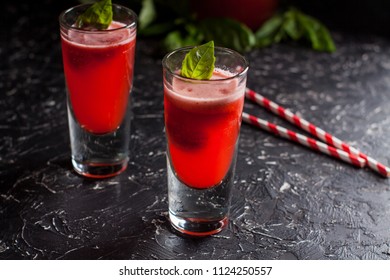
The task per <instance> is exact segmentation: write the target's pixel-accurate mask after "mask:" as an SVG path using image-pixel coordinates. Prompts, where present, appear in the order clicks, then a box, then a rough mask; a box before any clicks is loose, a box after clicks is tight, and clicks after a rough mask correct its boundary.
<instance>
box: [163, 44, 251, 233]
mask: <svg viewBox="0 0 390 280" xmlns="http://www.w3.org/2000/svg"><path fill="white" fill-rule="evenodd" d="M190 50H191V47H187V48H182V49H178V50H175V51H173V52H171V53H169V54H167V55H166V56H165V57H164V59H163V61H162V64H163V83H164V117H165V130H166V139H167V172H168V174H167V176H168V201H169V219H170V221H171V224H172V225H173V227H174V228H175V229H176V230H178V231H180V232H181V233H184V234H188V235H192V236H207V235H211V234H215V233H218V232H220V231H221V230H222V229H223V228H224V227H225V226H226V224H227V221H228V216H229V207H230V200H231V190H232V187H233V181H234V173H235V164H236V155H237V143H238V138H239V133H240V126H241V115H242V110H243V104H244V95H245V88H246V78H247V71H248V62H247V60H246V59H245V58H244V57H243V56H242V55H240V54H239V53H237V52H235V51H233V50H230V49H227V48H221V47H216V48H215V53H214V55H215V57H216V62H215V70H214V72H213V76H212V77H211V79H210V80H194V79H190V78H184V77H182V76H181V75H180V70H181V67H182V62H183V59H184V57H185V55H186V54H187V53H188V52H189V51H190Z"/></svg>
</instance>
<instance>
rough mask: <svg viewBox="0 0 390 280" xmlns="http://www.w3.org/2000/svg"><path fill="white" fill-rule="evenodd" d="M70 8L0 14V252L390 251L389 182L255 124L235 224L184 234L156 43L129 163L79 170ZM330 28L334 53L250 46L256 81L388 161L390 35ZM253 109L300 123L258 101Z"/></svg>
mask: <svg viewBox="0 0 390 280" xmlns="http://www.w3.org/2000/svg"><path fill="white" fill-rule="evenodd" d="M54 2H55V1H54ZM42 7H45V8H46V9H45V11H44V12H39V11H40V9H41V8H42ZM66 7H69V3H60V4H58V3H56V4H55V5H54V4H53V1H48V0H46V1H42V3H41V7H36V6H35V5H34V6H33V5H31V4H20V5H16V4H12V3H11V4H6V5H5V13H4V17H3V18H2V19H1V33H0V34H1V37H0V38H1V40H0V92H1V95H0V259H390V180H389V179H385V178H383V177H381V176H378V175H377V174H375V173H374V172H372V171H370V170H368V169H358V168H355V167H352V166H350V165H348V164H346V163H344V162H341V161H338V160H335V159H333V158H331V157H328V156H325V155H322V154H319V153H316V152H312V151H311V150H309V149H307V148H304V147H301V146H298V145H296V144H294V143H292V142H288V141H286V140H283V139H281V138H278V137H275V136H272V135H270V134H268V133H266V132H263V131H259V130H257V129H256V128H253V127H250V126H248V125H246V124H243V125H242V130H241V137H240V142H239V154H238V161H237V174H236V183H235V188H234V190H233V201H232V207H231V219H230V222H229V225H228V227H227V228H226V229H225V230H224V231H223V232H222V233H220V234H218V235H215V236H212V237H208V238H203V239H191V238H186V237H182V236H180V235H177V234H176V233H175V232H174V231H173V230H172V229H171V227H170V225H169V222H168V220H167V186H166V162H165V138H164V122H163V92H162V81H161V71H162V70H161V57H156V56H153V55H151V54H152V53H154V52H153V51H154V46H155V45H156V44H155V42H153V41H152V42H150V41H145V40H139V41H138V43H137V44H138V45H137V56H136V68H135V77H134V91H133V93H132V94H133V101H134V105H133V112H134V121H133V124H132V135H131V151H130V153H131V161H130V163H129V166H128V169H127V170H126V171H125V172H124V173H123V174H121V175H119V176H117V177H114V178H111V179H106V180H89V179H85V178H82V177H80V176H78V175H76V174H75V172H74V171H73V170H72V168H71V165H70V159H69V157H70V148H69V139H68V137H69V136H68V127H67V114H66V104H65V90H64V77H63V71H62V62H61V50H60V42H59V32H58V22H57V16H58V14H59V12H60V11H61V10H62V9H64V8H66ZM31 11H35V12H36V14H35V15H31V13H30V12H31ZM333 35H334V37H335V40H336V44H337V47H338V50H337V52H335V53H333V54H325V53H317V52H314V51H311V50H308V49H307V48H304V47H302V46H301V45H295V44H282V45H277V46H273V47H270V48H267V49H262V50H255V51H253V52H250V53H248V54H246V56H247V58H248V59H249V61H250V64H251V68H250V72H249V78H248V86H249V87H250V88H252V89H254V90H256V91H259V92H261V93H262V94H263V95H265V96H266V97H268V98H270V99H271V100H274V101H276V102H278V103H279V104H281V105H283V106H285V107H287V108H289V109H291V110H292V111H294V112H297V113H299V114H300V115H301V116H303V117H305V118H307V119H309V120H311V121H312V122H313V123H315V124H317V125H319V126H320V127H322V128H324V129H325V130H328V131H330V132H332V133H333V134H334V135H336V136H338V137H339V138H341V139H343V140H345V141H347V142H349V143H351V144H353V145H354V146H356V147H358V148H360V149H361V150H362V151H364V152H366V153H368V154H370V155H372V156H373V157H374V158H377V159H378V160H380V161H382V162H383V163H385V164H388V165H390V141H389V138H390V40H389V39H388V38H385V37H378V36H368V35H362V36H360V35H357V34H355V35H352V34H348V33H340V32H335V33H334V34H333ZM245 111H247V112H249V113H253V114H256V115H258V116H260V117H263V118H265V119H268V120H271V121H273V122H276V123H278V124H281V125H283V126H286V127H288V128H293V127H291V126H290V125H288V124H286V123H285V122H283V121H282V120H280V119H278V118H277V117H275V116H273V115H271V114H270V113H269V112H266V111H264V110H263V109H261V108H259V107H258V106H257V105H254V104H253V103H251V102H248V101H247V102H246V104H245ZM293 129H295V128H293Z"/></svg>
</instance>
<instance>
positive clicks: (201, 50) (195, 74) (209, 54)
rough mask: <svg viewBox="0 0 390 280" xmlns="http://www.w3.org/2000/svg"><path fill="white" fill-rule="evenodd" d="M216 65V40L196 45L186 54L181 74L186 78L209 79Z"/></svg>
mask: <svg viewBox="0 0 390 280" xmlns="http://www.w3.org/2000/svg"><path fill="white" fill-rule="evenodd" d="M214 67H215V56H214V42H213V41H210V42H208V43H206V44H204V45H201V46H198V47H194V48H193V49H191V50H190V51H189V52H188V53H187V54H186V56H185V58H184V60H183V64H182V68H181V75H182V76H183V77H186V78H191V79H197V80H208V79H210V78H211V76H212V75H213V71H214Z"/></svg>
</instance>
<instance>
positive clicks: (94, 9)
mask: <svg viewBox="0 0 390 280" xmlns="http://www.w3.org/2000/svg"><path fill="white" fill-rule="evenodd" d="M112 14H113V13H112V3H111V0H101V1H99V2H96V3H94V4H93V5H92V6H90V7H89V8H88V9H87V10H86V11H85V12H84V13H82V14H81V15H79V16H78V18H77V20H76V26H77V27H78V28H83V29H92V30H93V29H97V30H103V29H107V28H108V27H109V26H110V24H111V22H112Z"/></svg>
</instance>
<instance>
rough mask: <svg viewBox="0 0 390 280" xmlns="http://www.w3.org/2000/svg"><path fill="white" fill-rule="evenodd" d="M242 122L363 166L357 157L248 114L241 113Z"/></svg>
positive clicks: (362, 160) (361, 159)
mask: <svg viewBox="0 0 390 280" xmlns="http://www.w3.org/2000/svg"><path fill="white" fill-rule="evenodd" d="M242 120H243V121H244V122H246V123H249V124H252V125H254V126H256V127H258V128H261V129H263V130H266V131H268V132H272V133H274V134H276V135H278V136H281V137H283V138H286V139H289V140H291V141H294V142H296V143H299V144H301V145H304V146H306V147H309V148H311V149H313V150H315V151H319V152H322V153H324V154H326V155H328V156H332V157H335V158H337V159H340V160H343V161H345V162H347V163H350V164H352V165H355V166H358V167H364V166H365V163H366V162H365V160H364V159H363V158H360V157H357V156H355V155H353V154H349V153H347V152H344V151H342V150H340V149H336V148H335V147H332V146H329V145H327V144H325V143H323V142H320V141H317V140H315V139H313V138H310V137H307V136H305V135H302V134H299V133H296V132H294V131H292V130H289V129H286V128H284V127H282V126H278V125H276V124H273V123H271V122H269V121H266V120H263V119H260V118H256V117H255V116H252V115H250V114H248V113H245V112H243V113H242Z"/></svg>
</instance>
